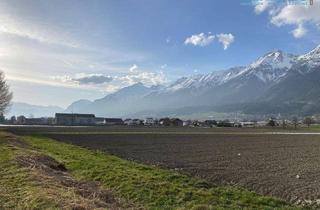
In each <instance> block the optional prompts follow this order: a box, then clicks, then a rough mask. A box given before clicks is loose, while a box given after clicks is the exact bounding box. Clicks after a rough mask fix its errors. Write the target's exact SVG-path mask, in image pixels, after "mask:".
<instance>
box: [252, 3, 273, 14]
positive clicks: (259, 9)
mask: <svg viewBox="0 0 320 210" xmlns="http://www.w3.org/2000/svg"><path fill="white" fill-rule="evenodd" d="M270 5H271V3H270V0H260V1H258V3H257V4H256V6H255V8H254V11H255V12H256V13H257V14H260V13H262V12H264V11H265V10H266V9H268V7H270Z"/></svg>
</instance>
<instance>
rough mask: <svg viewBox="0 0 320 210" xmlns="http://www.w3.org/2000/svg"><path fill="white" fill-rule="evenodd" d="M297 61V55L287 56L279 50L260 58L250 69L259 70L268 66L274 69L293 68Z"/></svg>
mask: <svg viewBox="0 0 320 210" xmlns="http://www.w3.org/2000/svg"><path fill="white" fill-rule="evenodd" d="M295 60H296V56H295V55H292V54H287V53H284V52H282V51H281V50H277V51H273V52H270V53H267V54H266V55H264V56H262V57H260V58H259V59H258V60H256V61H255V62H254V63H252V64H251V65H250V66H249V67H251V68H258V67H260V66H267V67H272V68H273V69H283V68H291V66H292V65H293V64H294V62H295Z"/></svg>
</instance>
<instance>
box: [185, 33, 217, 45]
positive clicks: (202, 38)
mask: <svg viewBox="0 0 320 210" xmlns="http://www.w3.org/2000/svg"><path fill="white" fill-rule="evenodd" d="M214 38H215V36H214V35H211V33H208V34H204V33H200V34H195V35H192V36H191V37H188V38H187V39H186V40H185V41H184V44H185V45H188V44H191V45H194V46H201V47H204V46H207V45H209V44H211V43H212V42H213V40H214Z"/></svg>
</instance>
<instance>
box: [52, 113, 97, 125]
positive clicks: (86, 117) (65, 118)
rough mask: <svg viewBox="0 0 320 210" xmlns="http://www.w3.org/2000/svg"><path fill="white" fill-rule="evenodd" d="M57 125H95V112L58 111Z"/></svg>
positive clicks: (56, 116)
mask: <svg viewBox="0 0 320 210" xmlns="http://www.w3.org/2000/svg"><path fill="white" fill-rule="evenodd" d="M55 121H56V124H57V125H95V116H94V114H73V113H56V115H55Z"/></svg>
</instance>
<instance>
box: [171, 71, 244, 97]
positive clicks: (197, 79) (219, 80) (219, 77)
mask: <svg viewBox="0 0 320 210" xmlns="http://www.w3.org/2000/svg"><path fill="white" fill-rule="evenodd" d="M243 69H245V67H243V66H239V67H234V68H230V69H228V70H225V71H214V72H212V73H209V74H197V75H193V76H191V77H182V78H180V79H178V80H177V81H176V82H174V83H173V84H172V85H170V86H168V87H167V88H166V90H165V91H167V92H174V91H178V90H182V89H190V88H210V87H215V86H217V85H222V84H224V83H226V82H228V81H230V80H231V79H233V78H235V77H236V76H238V75H239V72H241V71H242V70H243Z"/></svg>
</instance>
